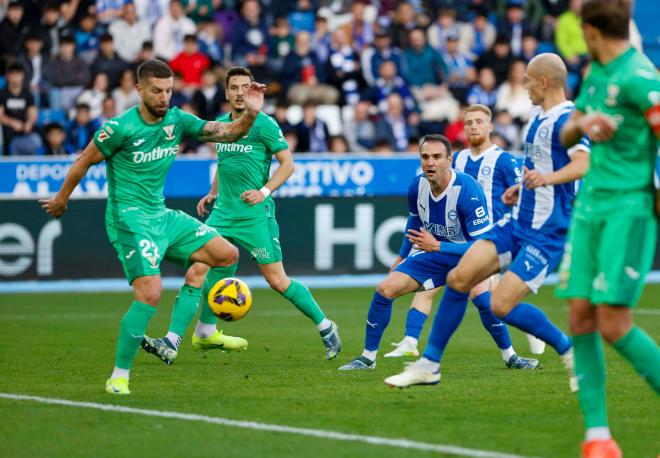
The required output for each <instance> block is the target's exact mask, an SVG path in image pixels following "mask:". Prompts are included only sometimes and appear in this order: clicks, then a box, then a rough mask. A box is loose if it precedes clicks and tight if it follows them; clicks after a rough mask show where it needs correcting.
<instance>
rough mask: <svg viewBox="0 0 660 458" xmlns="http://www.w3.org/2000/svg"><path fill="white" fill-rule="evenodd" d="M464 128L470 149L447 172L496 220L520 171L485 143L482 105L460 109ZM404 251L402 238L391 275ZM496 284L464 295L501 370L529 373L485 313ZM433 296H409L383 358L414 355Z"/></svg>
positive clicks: (487, 124)
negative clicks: (466, 179) (481, 199)
mask: <svg viewBox="0 0 660 458" xmlns="http://www.w3.org/2000/svg"><path fill="white" fill-rule="evenodd" d="M464 124H465V135H466V137H467V138H468V141H469V142H470V148H467V149H464V150H462V151H459V152H458V153H456V154H455V155H454V159H453V168H454V169H455V170H458V171H460V172H463V173H466V174H468V175H470V176H472V178H474V179H476V180H477V181H478V182H479V184H480V185H481V187H482V188H483V190H484V194H485V196H486V203H487V205H488V213H489V214H490V215H491V219H492V221H499V220H500V219H502V218H503V217H505V215H507V214H508V213H509V212H510V211H511V207H510V206H507V205H505V204H504V203H503V202H502V200H501V197H502V194H504V191H506V190H507V188H509V187H510V186H513V185H515V184H516V183H518V182H520V178H521V175H522V173H521V170H520V168H519V167H518V165H517V163H516V161H515V159H514V158H513V157H512V156H511V155H510V154H509V153H508V152H506V151H503V150H502V149H500V148H499V147H497V146H496V145H494V144H493V143H492V142H491V141H490V133H491V132H492V131H493V124H492V113H491V111H490V109H489V108H488V107H487V106H485V105H480V104H474V105H470V106H469V107H468V108H467V109H466V110H465V117H464ZM409 251H410V244H409V243H407V239H405V238H404V244H403V246H402V248H401V253H400V254H399V257H397V259H396V260H395V261H394V263H393V264H392V269H391V270H394V268H396V266H397V265H398V264H399V263H400V262H401V261H402V260H403V259H404V258H405V256H406V255H407V253H408V252H409ZM498 279H499V276H498V275H494V276H493V277H491V278H490V279H488V280H485V281H484V282H482V283H481V284H479V285H477V286H476V287H474V288H473V289H472V291H471V292H470V299H471V300H472V303H473V304H474V305H475V307H477V310H479V316H480V318H481V322H482V324H483V325H484V328H486V330H487V331H488V332H489V333H490V335H491V336H492V337H493V340H494V341H495V343H496V344H497V346H498V348H499V349H500V352H501V354H502V359H503V360H504V363H505V364H506V366H507V367H509V368H512V369H534V368H536V367H538V361H537V360H535V359H527V358H522V357H520V356H518V355H517V354H516V352H515V351H514V349H513V346H512V343H511V337H510V336H509V331H508V329H507V327H506V325H505V324H504V323H503V322H502V320H500V319H499V318H498V317H497V316H495V314H493V312H492V311H491V310H490V292H489V290H490V288H493V287H494V286H495V285H496V284H497V281H498ZM439 292H440V289H439V288H436V289H433V290H430V291H420V292H418V293H416V294H415V297H414V299H413V302H412V304H411V307H410V310H409V311H408V315H407V317H406V328H405V330H406V335H405V337H404V338H403V340H402V341H401V342H398V343H393V345H395V346H396V348H395V349H394V350H393V351H392V352H390V353H388V354H386V355H385V357H386V358H392V357H400V356H419V352H418V350H417V341H418V339H419V335H420V334H421V332H422V328H423V326H424V323H425V321H426V318H427V317H428V315H429V314H430V312H431V307H432V305H433V301H434V300H435V298H436V297H437V296H438V293H439ZM532 338H533V339H534V341H536V340H537V339H536V338H534V337H533V336H532ZM541 343H542V342H541ZM533 350H534V348H533ZM536 351H537V352H542V347H541V350H540V351H539V350H538V349H537V350H536Z"/></svg>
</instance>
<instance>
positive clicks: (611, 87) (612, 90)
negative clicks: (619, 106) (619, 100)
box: [605, 84, 621, 107]
mask: <svg viewBox="0 0 660 458" xmlns="http://www.w3.org/2000/svg"><path fill="white" fill-rule="evenodd" d="M620 90H621V89H620V88H619V86H617V85H616V84H608V85H607V98H606V99H605V105H607V106H608V107H614V106H616V97H617V96H618V95H619V91H620Z"/></svg>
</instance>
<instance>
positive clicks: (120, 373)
mask: <svg viewBox="0 0 660 458" xmlns="http://www.w3.org/2000/svg"><path fill="white" fill-rule="evenodd" d="M128 372H129V370H128V369H122V368H120V367H117V366H115V369H114V370H113V371H112V375H111V376H110V378H111V379H113V378H119V377H122V378H125V379H126V380H128Z"/></svg>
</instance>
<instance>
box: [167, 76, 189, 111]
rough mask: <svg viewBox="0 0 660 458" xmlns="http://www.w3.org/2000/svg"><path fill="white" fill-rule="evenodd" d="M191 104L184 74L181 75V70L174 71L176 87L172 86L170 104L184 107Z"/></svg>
mask: <svg viewBox="0 0 660 458" xmlns="http://www.w3.org/2000/svg"><path fill="white" fill-rule="evenodd" d="M189 104H190V96H189V95H188V94H186V92H185V91H184V84H183V76H181V73H179V72H174V87H173V88H172V97H171V98H170V106H171V107H179V108H181V109H183V108H184V107H185V106H186V105H189ZM191 106H192V105H191Z"/></svg>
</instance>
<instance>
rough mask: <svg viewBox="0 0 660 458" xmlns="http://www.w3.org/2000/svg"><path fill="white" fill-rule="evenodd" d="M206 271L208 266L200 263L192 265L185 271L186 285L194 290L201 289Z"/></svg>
mask: <svg viewBox="0 0 660 458" xmlns="http://www.w3.org/2000/svg"><path fill="white" fill-rule="evenodd" d="M208 271H209V266H207V265H205V264H202V263H201V262H196V263H194V264H193V265H192V266H190V267H189V268H188V270H187V271H186V276H185V282H186V284H187V285H190V286H194V287H196V288H199V287H201V286H202V285H203V284H204V279H205V278H206V274H207V273H208Z"/></svg>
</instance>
